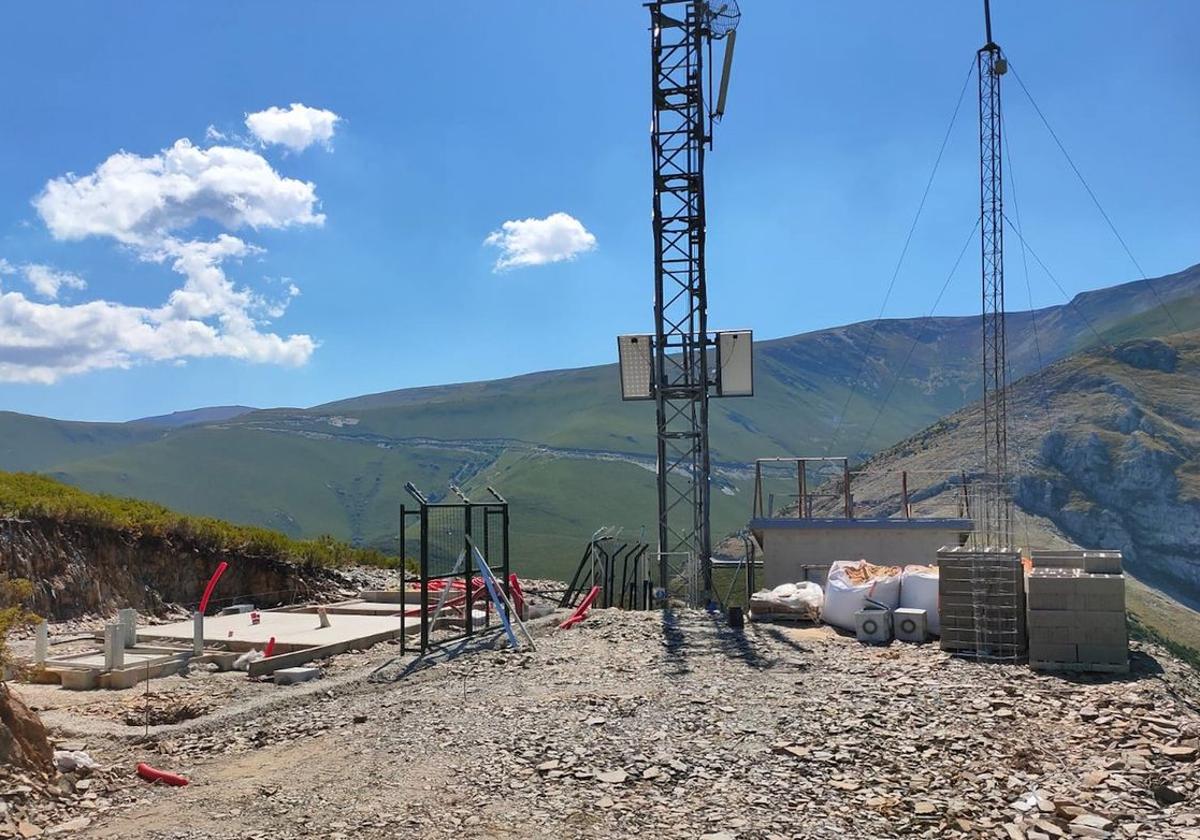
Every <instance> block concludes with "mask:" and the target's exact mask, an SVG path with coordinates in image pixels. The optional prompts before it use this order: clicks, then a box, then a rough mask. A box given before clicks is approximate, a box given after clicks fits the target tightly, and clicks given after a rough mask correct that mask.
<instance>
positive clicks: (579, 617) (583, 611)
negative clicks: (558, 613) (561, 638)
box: [558, 586, 600, 630]
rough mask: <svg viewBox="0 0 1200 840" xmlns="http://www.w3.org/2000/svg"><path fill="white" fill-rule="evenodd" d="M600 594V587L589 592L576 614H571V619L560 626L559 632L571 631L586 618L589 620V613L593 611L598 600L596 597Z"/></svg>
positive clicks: (595, 587) (594, 587)
mask: <svg viewBox="0 0 1200 840" xmlns="http://www.w3.org/2000/svg"><path fill="white" fill-rule="evenodd" d="M599 594H600V587H599V586H593V587H592V591H591V592H589V593H588V594H587V596H586V597H584V599H583V600H582V601H580V602H579V606H578V607H576V608H575V612H573V613H571V617H570V618H568V619H567V620H566V621H564V622H563V623H562V624H560V625H558V629H559V630H570V629H571V628H572V627H574V626H575V625H576V624H578V623H579V622H581V621H583V620H584V619H585V618H587V611H588V610H589V609H591V606H592V602H593V601H595V600H596V596H597V595H599Z"/></svg>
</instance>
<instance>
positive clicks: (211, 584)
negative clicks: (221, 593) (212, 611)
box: [200, 560, 229, 615]
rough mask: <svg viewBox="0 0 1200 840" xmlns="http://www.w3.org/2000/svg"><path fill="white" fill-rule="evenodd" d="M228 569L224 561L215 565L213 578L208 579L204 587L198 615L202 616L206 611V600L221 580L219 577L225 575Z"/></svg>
mask: <svg viewBox="0 0 1200 840" xmlns="http://www.w3.org/2000/svg"><path fill="white" fill-rule="evenodd" d="M228 568H229V564H228V563H226V562H225V561H224V560H222V561H221V562H220V564H218V565H217V570H216V571H215V572H213V576H212V577H210V578H209V579H208V586H206V587H204V597H203V598H201V599H200V614H201V615H204V611H205V610H206V609H208V599H209V598H211V597H212V593H213V590H214V589H216V588H217V581H219V580H220V579H221V575H223V574H225V570H226V569H228Z"/></svg>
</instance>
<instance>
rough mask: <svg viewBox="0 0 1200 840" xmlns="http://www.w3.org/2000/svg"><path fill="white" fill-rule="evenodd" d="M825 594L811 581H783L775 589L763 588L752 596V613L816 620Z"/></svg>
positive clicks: (762, 615)
mask: <svg viewBox="0 0 1200 840" xmlns="http://www.w3.org/2000/svg"><path fill="white" fill-rule="evenodd" d="M823 601H824V594H823V593H822V592H821V587H820V586H819V585H817V584H815V583H811V582H809V581H801V582H799V583H783V584H780V585H779V586H776V587H775V588H774V589H761V590H759V591H758V592H755V593H754V594H753V595H751V596H750V613H751V614H752V615H754V616H757V617H760V618H762V617H764V616H772V615H776V616H787V617H788V618H798V619H809V620H811V621H816V620H817V618H818V617H819V616H820V614H821V604H822V602H823Z"/></svg>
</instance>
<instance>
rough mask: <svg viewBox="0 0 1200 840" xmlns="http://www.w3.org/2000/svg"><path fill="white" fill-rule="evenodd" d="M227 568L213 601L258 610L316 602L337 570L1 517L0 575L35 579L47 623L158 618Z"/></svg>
mask: <svg viewBox="0 0 1200 840" xmlns="http://www.w3.org/2000/svg"><path fill="white" fill-rule="evenodd" d="M222 560H224V561H226V562H228V563H229V568H228V570H227V571H226V572H225V574H224V575H223V576H222V578H221V581H220V583H219V584H218V586H217V589H216V590H215V591H214V593H213V603H214V604H218V603H221V602H229V601H231V600H232V599H234V598H238V597H246V596H252V597H253V598H254V599H255V602H256V603H257V604H258V605H260V606H270V605H273V604H277V603H289V602H291V601H294V600H298V599H302V598H307V597H317V596H320V595H321V594H323V593H325V592H328V591H330V590H332V589H334V588H336V586H337V585H338V583H339V578H338V576H337V574H336V573H335V572H332V571H331V570H328V569H323V568H320V567H315V566H304V565H300V564H296V563H292V562H290V561H288V560H285V559H280V558H278V557H266V556H250V555H246V554H239V553H237V552H235V551H229V550H217V549H211V548H201V547H198V546H196V545H193V544H190V543H188V542H187V541H185V540H181V539H178V538H172V537H160V536H144V535H140V534H138V533H135V532H132V531H127V530H121V529H116V528H105V527H98V526H90V525H77V524H72V523H65V522H61V521H58V520H54V519H40V518H38V519H15V518H9V519H2V520H0V570H3V572H4V573H5V574H7V575H9V576H11V577H18V578H27V579H28V580H30V581H32V582H33V585H34V596H33V602H32V603H31V604H30V605H29V606H30V608H31V609H33V610H34V611H35V612H37V613H38V614H40V615H42V616H45V617H47V618H50V619H53V620H63V619H69V618H75V617H77V616H80V615H84V614H87V613H108V612H111V611H113V610H116V609H119V608H122V607H133V608H135V609H137V610H139V611H141V612H145V613H161V612H163V611H164V610H165V609H166V608H167V606H168V605H171V604H178V605H184V606H189V607H190V606H195V605H196V604H197V603H198V602H199V600H200V597H201V595H202V594H203V590H204V586H205V584H206V583H207V581H208V579H209V577H210V576H211V575H212V573H213V572H214V571H215V570H216V568H217V565H218V564H219V563H220V562H221V561H222Z"/></svg>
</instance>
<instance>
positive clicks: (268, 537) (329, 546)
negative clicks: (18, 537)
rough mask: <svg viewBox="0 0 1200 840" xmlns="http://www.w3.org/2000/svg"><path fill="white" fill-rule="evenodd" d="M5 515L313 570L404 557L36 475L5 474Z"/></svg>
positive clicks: (0, 505)
mask: <svg viewBox="0 0 1200 840" xmlns="http://www.w3.org/2000/svg"><path fill="white" fill-rule="evenodd" d="M0 515H3V516H11V517H19V518H27V519H53V520H56V521H60V522H69V523H72V524H76V525H85V526H91V527H96V528H112V529H116V530H122V531H130V532H133V533H135V534H138V535H142V536H148V537H159V538H163V539H169V540H179V541H181V542H187V543H191V544H193V545H196V546H197V547H200V548H206V549H211V550H214V551H234V552H239V553H242V554H249V555H255V556H267V557H277V558H280V559H286V560H292V561H294V562H298V563H303V564H306V565H311V566H349V565H367V566H381V567H385V568H392V567H395V566H397V565H398V564H399V559H398V558H395V557H390V556H388V555H386V554H384V553H383V552H381V551H378V550H376V549H373V548H354V547H353V546H350V545H347V544H346V543H344V542H341V541H339V540H335V539H334V538H333V537H331V536H327V535H326V536H320V537H317V538H316V539H312V540H294V539H291V538H290V537H287V536H285V535H283V534H281V533H279V532H278V531H272V530H269V529H267V528H259V527H256V526H253V525H234V524H232V523H230V522H226V521H224V520H222V519H213V518H211V517H208V516H189V515H187V514H182V513H176V512H175V511H173V510H171V509H170V508H166V507H163V506H162V505H159V504H155V503H153V502H144V501H141V500H139V499H125V498H121V497H119V496H108V495H102V494H96V493H86V492H84V491H83V490H80V489H78V488H76V487H71V486H70V485H67V484H63V483H62V482H59V481H55V480H53V479H51V478H47V477H46V476H44V475H37V474H35V473H7V472H0Z"/></svg>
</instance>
